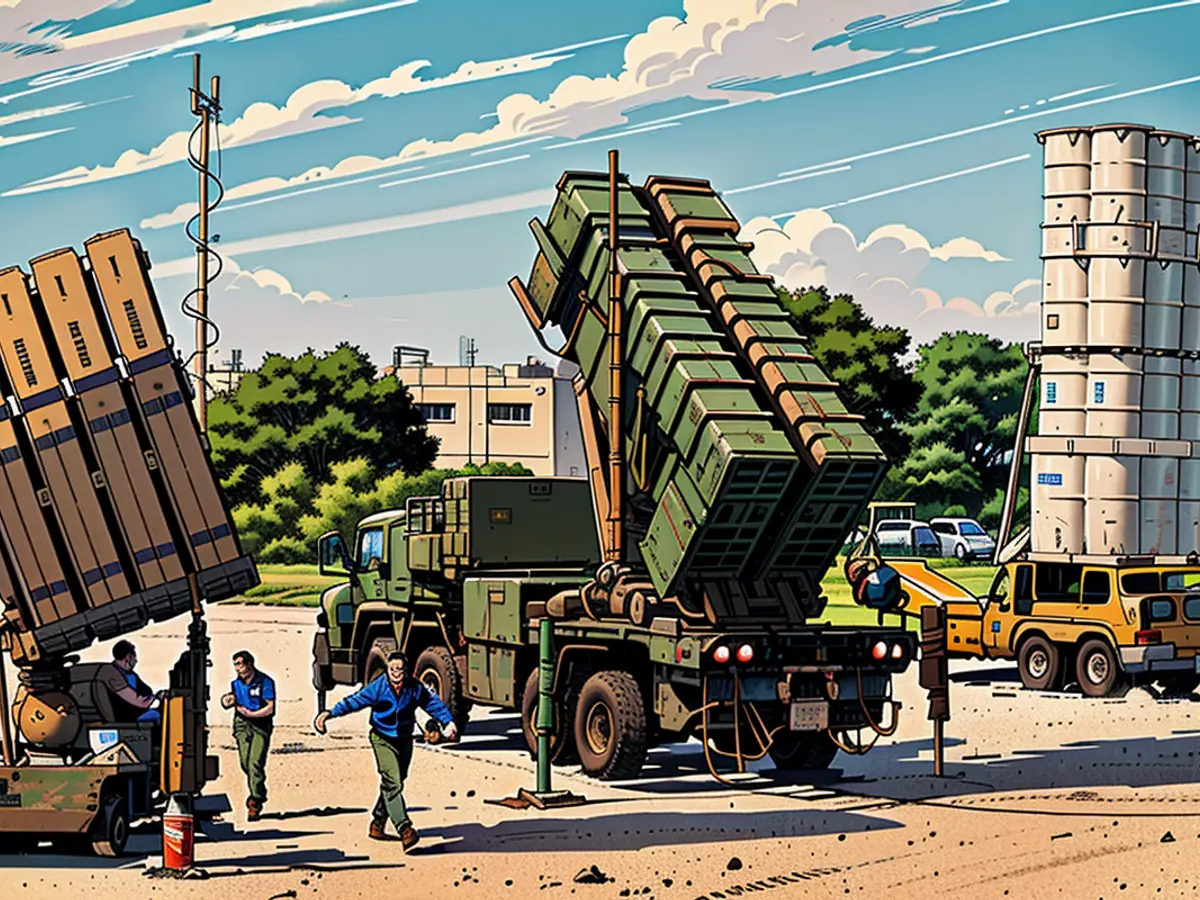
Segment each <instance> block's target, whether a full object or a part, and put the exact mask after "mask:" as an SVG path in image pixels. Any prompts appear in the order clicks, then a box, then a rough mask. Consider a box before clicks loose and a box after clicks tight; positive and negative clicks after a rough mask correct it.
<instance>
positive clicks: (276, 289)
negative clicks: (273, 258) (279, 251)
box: [210, 256, 331, 304]
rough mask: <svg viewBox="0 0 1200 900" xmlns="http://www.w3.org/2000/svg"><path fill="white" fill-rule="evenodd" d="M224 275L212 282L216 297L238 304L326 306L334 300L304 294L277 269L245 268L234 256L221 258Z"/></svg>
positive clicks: (325, 295) (320, 294)
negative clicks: (285, 302)
mask: <svg viewBox="0 0 1200 900" xmlns="http://www.w3.org/2000/svg"><path fill="white" fill-rule="evenodd" d="M222 262H223V263H224V266H223V268H222V269H221V274H220V275H219V276H217V278H216V280H215V281H214V282H213V283H212V286H211V288H210V290H211V291H212V292H213V293H215V294H225V295H231V299H233V298H236V300H237V301H238V302H239V303H248V304H252V303H258V302H262V301H268V300H272V301H273V300H277V299H283V300H294V301H295V302H297V303H326V302H328V301H329V300H330V299H331V298H330V296H329V295H328V294H326V293H323V292H321V291H308V292H307V293H305V294H301V293H300V292H299V291H297V290H296V289H295V288H293V287H292V283H291V282H290V281H289V280H288V279H287V278H286V277H285V276H283V275H281V274H280V273H278V272H276V271H275V270H274V269H268V268H265V267H261V266H260V267H259V268H257V269H243V268H242V267H241V266H240V265H238V263H237V261H236V260H235V259H233V258H232V257H228V256H224V257H222Z"/></svg>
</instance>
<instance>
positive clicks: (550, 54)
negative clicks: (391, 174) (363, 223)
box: [4, 35, 628, 197]
mask: <svg viewBox="0 0 1200 900" xmlns="http://www.w3.org/2000/svg"><path fill="white" fill-rule="evenodd" d="M625 37H628V35H615V36H611V37H604V38H599V39H597V40H592V41H585V42H582V43H577V44H571V45H569V46H565V47H555V48H553V49H550V50H539V51H536V52H534V53H526V54H522V55H520V56H512V57H507V58H504V59H494V60H487V61H485V62H474V61H468V62H464V63H462V64H461V65H460V66H459V67H458V68H457V69H456V70H455V71H453V72H451V73H450V74H449V75H443V76H440V77H436V78H428V79H427V78H422V77H421V75H420V72H421V71H422V70H423V69H427V68H429V67H430V66H431V65H433V63H432V62H431V61H430V60H427V59H418V60H413V61H411V62H406V63H404V64H403V65H400V66H397V67H396V68H395V69H393V70H392V71H391V72H390V73H388V74H387V75H385V76H383V77H381V78H375V79H373V80H371V81H368V82H367V83H366V84H364V85H363V86H362V87H359V88H354V87H351V86H350V85H349V84H346V83H345V82H343V81H338V80H336V79H325V80H322V81H313V82H309V83H308V84H305V85H302V86H301V87H299V88H297V89H296V90H295V91H293V92H292V94H291V96H289V97H288V99H287V101H286V102H285V103H284V104H283V105H282V106H275V105H274V104H271V103H263V102H260V103H253V104H251V105H250V106H248V107H247V108H246V110H245V112H243V113H242V115H241V116H240V117H238V118H237V119H236V120H235V121H233V122H232V123H230V124H229V125H221V126H219V133H220V143H221V146H222V147H224V148H227V149H232V148H235V147H244V146H248V145H250V144H257V143H261V142H263V141H270V140H276V139H279V138H284V137H292V136H295V135H300V134H307V133H309V132H313V131H321V130H324V129H327V128H338V127H340V126H343V125H350V124H353V123H355V122H358V121H361V120H360V119H354V118H349V117H347V116H338V115H327V113H329V112H331V111H333V110H343V109H348V108H350V107H353V106H357V105H359V104H361V103H365V102H367V101H368V100H373V99H377V98H382V99H393V98H395V97H399V96H401V95H407V94H416V93H422V92H425V91H434V90H440V89H444V88H450V87H455V86H458V85H464V84H470V83H472V82H476V81H486V80H490V79H493V78H503V77H506V76H510V75H520V74H525V73H528V72H535V71H538V70H541V69H546V68H549V67H550V66H553V65H554V64H555V63H558V62H561V61H563V60H566V59H570V58H571V57H572V55H573V54H572V53H571V52H570V51H572V50H576V49H579V48H581V47H590V46H594V45H597V44H603V43H607V42H610V41H614V40H621V39H623V38H625ZM190 135H191V131H190V130H188V131H177V132H175V133H174V134H171V135H169V136H168V137H167V138H166V139H165V140H164V141H162V143H160V144H158V145H157V146H156V147H154V148H152V149H151V150H150V151H148V152H146V153H141V152H139V151H137V150H127V151H125V152H124V153H122V154H121V155H120V156H119V157H118V158H117V160H116V161H115V162H114V163H113V164H111V165H107V166H95V167H92V168H88V167H86V166H75V167H74V168H71V169H67V170H66V171H63V172H59V173H57V174H55V175H51V176H48V177H46V178H41V179H38V180H36V181H31V182H28V183H27V184H24V185H21V186H20V187H18V188H14V189H12V190H10V191H9V192H7V193H6V194H4V196H20V195H22V194H35V193H40V192H42V191H51V190H60V189H63V188H70V187H76V186H78V185H82V184H89V183H92V182H97V181H107V180H109V179H112V178H120V177H123V176H126V175H135V174H138V173H139V172H145V171H149V170H151V169H157V168H160V167H162V166H167V165H172V164H174V163H177V162H182V161H183V160H185V159H187V147H188V140H189V138H190ZM361 159H362V158H352V159H351V160H343V161H342V163H339V166H342V172H341V173H339V174H354V173H356V172H358V171H362V170H363V166H362V165H361ZM354 160H359V161H360V162H359V163H356V162H354ZM343 164H346V165H343ZM376 168H378V167H376ZM336 170H337V167H334V171H336ZM332 174H333V171H331V170H327V169H323V168H318V169H313V170H309V172H306V173H304V174H303V175H301V176H299V178H300V182H299V183H301V184H303V183H306V182H308V181H311V180H313V179H315V178H318V177H322V176H329V175H332ZM335 177H336V176H335ZM281 183H285V186H291V185H292V184H294V183H296V182H295V179H286V180H285V179H260V180H259V181H258V182H257V183H256V186H257V187H260V188H264V189H266V190H274V189H278V186H279V185H280V184H281ZM257 192H258V191H254V190H252V189H250V188H249V187H248V186H240V188H239V196H243V197H245V196H250V195H251V194H252V193H257Z"/></svg>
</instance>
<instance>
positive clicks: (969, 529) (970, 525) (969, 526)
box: [958, 522, 987, 537]
mask: <svg viewBox="0 0 1200 900" xmlns="http://www.w3.org/2000/svg"><path fill="white" fill-rule="evenodd" d="M958 530H959V532H960V533H961V534H964V535H968V536H971V537H977V536H979V535H983V536H985V537H986V536H987V532H986V531H984V530H983V529H982V528H980V527H979V526H978V525H976V524H975V523H974V522H959V523H958Z"/></svg>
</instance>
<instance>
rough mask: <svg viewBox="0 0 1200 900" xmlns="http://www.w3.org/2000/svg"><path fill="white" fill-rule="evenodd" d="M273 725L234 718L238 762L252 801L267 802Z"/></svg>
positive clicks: (238, 717)
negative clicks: (268, 756) (268, 762)
mask: <svg viewBox="0 0 1200 900" xmlns="http://www.w3.org/2000/svg"><path fill="white" fill-rule="evenodd" d="M272 725H273V723H271V722H267V723H266V724H265V725H264V724H260V723H259V722H257V721H255V720H253V719H247V718H244V717H243V716H234V717H233V736H234V738H236V739H237V746H238V761H239V762H240V763H241V764H242V771H243V772H245V773H246V782H247V784H248V785H249V788H250V799H251V800H257V801H258V802H259V803H266V802H267V754H268V753H269V752H270V751H271V731H272Z"/></svg>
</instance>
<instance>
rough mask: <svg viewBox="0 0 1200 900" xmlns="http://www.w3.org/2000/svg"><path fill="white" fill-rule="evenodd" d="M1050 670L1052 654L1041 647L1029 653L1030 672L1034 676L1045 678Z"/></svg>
mask: <svg viewBox="0 0 1200 900" xmlns="http://www.w3.org/2000/svg"><path fill="white" fill-rule="evenodd" d="M1049 671H1050V655H1049V654H1048V653H1046V651H1045V650H1043V649H1041V648H1040V647H1039V648H1038V649H1037V650H1034V651H1033V652H1032V653H1030V654H1029V674H1030V675H1032V676H1033V677H1034V678H1038V679H1041V678H1045V677H1046V673H1047V672H1049Z"/></svg>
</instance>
